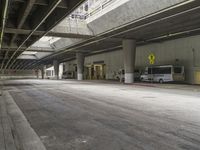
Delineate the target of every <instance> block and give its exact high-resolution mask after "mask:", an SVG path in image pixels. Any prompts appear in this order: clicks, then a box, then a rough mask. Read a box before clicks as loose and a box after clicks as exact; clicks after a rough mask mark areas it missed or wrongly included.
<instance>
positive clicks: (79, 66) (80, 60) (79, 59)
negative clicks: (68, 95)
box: [76, 53, 85, 81]
mask: <svg viewBox="0 0 200 150" xmlns="http://www.w3.org/2000/svg"><path fill="white" fill-rule="evenodd" d="M76 60H77V79H78V80H79V81H80V80H83V70H84V61H85V57H84V55H83V53H76Z"/></svg>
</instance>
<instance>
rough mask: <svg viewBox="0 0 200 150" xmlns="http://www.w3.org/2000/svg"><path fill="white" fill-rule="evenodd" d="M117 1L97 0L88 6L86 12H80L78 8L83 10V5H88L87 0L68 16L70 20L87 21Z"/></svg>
mask: <svg viewBox="0 0 200 150" xmlns="http://www.w3.org/2000/svg"><path fill="white" fill-rule="evenodd" d="M115 1H117V0H99V1H98V2H96V3H93V4H91V6H88V10H81V9H80V7H83V8H84V5H86V4H87V5H88V3H89V0H87V1H86V2H85V3H84V4H82V5H81V6H80V7H79V8H78V9H77V10H75V11H74V12H73V13H72V14H71V15H70V16H69V18H70V19H74V20H87V19H88V18H89V17H92V16H94V15H96V14H98V13H101V12H102V11H103V10H104V9H105V8H107V7H108V6H110V5H112V4H113V3H114V2H115Z"/></svg>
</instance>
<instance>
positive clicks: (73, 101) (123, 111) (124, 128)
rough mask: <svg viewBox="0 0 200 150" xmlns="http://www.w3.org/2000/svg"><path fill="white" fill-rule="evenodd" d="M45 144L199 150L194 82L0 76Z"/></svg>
mask: <svg viewBox="0 0 200 150" xmlns="http://www.w3.org/2000/svg"><path fill="white" fill-rule="evenodd" d="M4 84H5V86H4V90H5V91H9V93H10V95H11V96H12V97H13V99H14V101H15V102H16V104H17V105H18V107H19V108H20V109H21V111H22V112H23V114H24V115H25V117H26V118H27V120H28V122H29V123H30V125H31V127H32V128H33V130H34V131H35V133H36V134H37V135H38V136H39V137H40V139H41V141H42V142H43V143H44V145H45V147H46V149H47V150H200V98H199V97H200V87H199V86H189V85H168V84H164V85H157V84H153V85H149V86H146V84H143V85H139V84H136V85H123V84H118V83H115V82H95V81H93V82H89V81H83V82H78V81H52V80H10V81H5V82H4Z"/></svg>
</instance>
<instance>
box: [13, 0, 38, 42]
mask: <svg viewBox="0 0 200 150" xmlns="http://www.w3.org/2000/svg"><path fill="white" fill-rule="evenodd" d="M35 1H36V0H28V1H27V2H25V3H24V5H23V8H22V9H21V10H20V12H19V15H18V18H17V29H20V28H22V26H23V25H24V22H25V21H26V19H27V17H28V15H29V13H30V12H31V9H32V8H33V5H34V3H35ZM16 37H17V34H14V35H13V36H12V38H11V41H10V45H11V44H12V43H13V42H14V41H15V39H16Z"/></svg>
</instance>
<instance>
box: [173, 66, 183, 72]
mask: <svg viewBox="0 0 200 150" xmlns="http://www.w3.org/2000/svg"><path fill="white" fill-rule="evenodd" d="M174 73H182V67H174Z"/></svg>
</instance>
